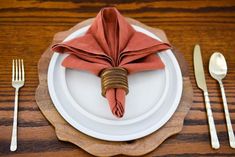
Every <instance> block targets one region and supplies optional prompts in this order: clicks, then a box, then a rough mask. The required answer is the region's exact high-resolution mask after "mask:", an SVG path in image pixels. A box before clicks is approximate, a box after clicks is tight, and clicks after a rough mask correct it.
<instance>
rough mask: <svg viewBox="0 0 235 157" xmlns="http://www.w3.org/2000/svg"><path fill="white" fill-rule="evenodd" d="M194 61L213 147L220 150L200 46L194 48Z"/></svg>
mask: <svg viewBox="0 0 235 157" xmlns="http://www.w3.org/2000/svg"><path fill="white" fill-rule="evenodd" d="M193 61H194V72H195V77H196V82H197V86H198V87H199V88H200V89H201V90H202V91H203V93H204V98H205V104H206V112H207V118H208V123H209V129H210V137H211V146H212V148H214V149H219V147H220V144H219V140H218V136H217V132H216V128H215V123H214V118H213V115H212V111H211V105H210V100H209V96H208V91H207V86H206V80H205V74H204V69H203V63H202V55H201V49H200V46H199V45H195V47H194V54H193Z"/></svg>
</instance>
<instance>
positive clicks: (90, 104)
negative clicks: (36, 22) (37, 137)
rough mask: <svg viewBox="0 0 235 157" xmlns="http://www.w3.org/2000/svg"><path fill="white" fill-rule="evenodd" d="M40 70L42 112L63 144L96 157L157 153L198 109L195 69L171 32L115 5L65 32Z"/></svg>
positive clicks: (46, 57) (39, 95)
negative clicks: (127, 15)
mask: <svg viewBox="0 0 235 157" xmlns="http://www.w3.org/2000/svg"><path fill="white" fill-rule="evenodd" d="M176 56H177V57H176ZM177 59H179V60H182V62H180V63H179V61H178V60H177ZM38 68H39V78H40V84H39V86H38V89H37V91H36V101H37V104H38V106H39V108H40V109H41V111H42V113H43V114H44V115H45V117H46V118H47V119H48V120H49V121H50V122H51V124H52V125H53V126H54V127H55V131H56V134H57V136H58V138H59V139H60V140H63V141H69V142H71V143H74V144H76V145H78V146H79V147H81V148H82V149H84V150H86V151H87V152H89V153H91V154H93V155H98V156H111V155H118V154H125V155H143V154H146V153H148V152H150V151H151V150H153V149H155V148H156V147H158V146H159V145H160V144H161V143H162V142H163V141H164V140H165V139H167V138H168V137H170V136H171V135H173V134H176V133H178V132H180V130H181V129H182V127H183V120H184V118H185V116H186V114H187V112H188V111H189V108H190V105H191V103H192V87H191V83H190V79H189V77H188V74H187V65H186V63H185V61H184V60H183V58H182V55H181V54H180V53H177V52H175V51H174V49H173V47H172V45H170V43H169V42H168V40H167V37H166V35H165V33H164V32H163V31H162V30H159V29H154V28H150V27H148V26H146V25H144V24H142V23H140V22H138V21H136V20H134V19H130V18H124V17H123V16H122V15H121V14H120V13H119V11H118V10H117V9H116V8H112V7H108V8H103V9H102V10H101V11H100V12H99V13H98V15H97V16H96V17H95V18H94V19H88V20H86V21H84V22H81V23H79V24H77V25H75V26H74V27H72V28H71V29H70V30H68V31H65V32H59V33H57V34H56V35H55V37H54V39H53V42H52V44H51V46H50V47H49V48H48V49H47V50H46V51H45V52H44V54H43V55H42V57H41V59H40V61H39V64H38ZM153 142H154V143H153ZM151 143H153V144H151ZM143 144H145V145H146V147H145V148H143V147H142V145H143ZM133 146H135V149H133ZM131 147H132V148H131ZM141 147H142V148H141ZM104 150H105V151H104Z"/></svg>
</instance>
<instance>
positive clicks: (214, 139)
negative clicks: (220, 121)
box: [204, 91, 220, 149]
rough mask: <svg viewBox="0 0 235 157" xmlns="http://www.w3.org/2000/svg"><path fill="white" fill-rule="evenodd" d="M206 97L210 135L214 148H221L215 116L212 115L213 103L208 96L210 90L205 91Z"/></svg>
mask: <svg viewBox="0 0 235 157" xmlns="http://www.w3.org/2000/svg"><path fill="white" fill-rule="evenodd" d="M204 97H205V104H206V113H207V118H208V123H209V129H210V136H211V146H212V148H214V149H219V147H220V144H219V140H218V136H217V132H216V128H215V123H214V118H213V115H212V111H211V105H210V99H209V96H208V92H207V91H204Z"/></svg>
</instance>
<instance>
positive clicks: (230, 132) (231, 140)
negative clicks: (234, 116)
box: [219, 81, 235, 148]
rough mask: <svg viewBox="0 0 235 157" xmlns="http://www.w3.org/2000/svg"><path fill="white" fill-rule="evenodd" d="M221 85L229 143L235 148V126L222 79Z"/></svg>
mask: <svg viewBox="0 0 235 157" xmlns="http://www.w3.org/2000/svg"><path fill="white" fill-rule="evenodd" d="M219 85H220V90H221V95H222V99H223V105H224V113H225V119H226V124H227V129H228V137H229V144H230V147H232V148H235V138H234V133H233V127H232V124H231V120H230V116H229V111H228V104H227V99H226V95H225V90H224V86H223V83H222V81H219Z"/></svg>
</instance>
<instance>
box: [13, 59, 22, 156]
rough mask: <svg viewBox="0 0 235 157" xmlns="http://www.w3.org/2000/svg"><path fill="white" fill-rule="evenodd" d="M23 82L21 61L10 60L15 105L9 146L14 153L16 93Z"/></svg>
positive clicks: (15, 142) (15, 144)
mask: <svg viewBox="0 0 235 157" xmlns="http://www.w3.org/2000/svg"><path fill="white" fill-rule="evenodd" d="M24 81H25V74H24V62H23V59H15V60H12V86H13V87H14V88H15V105H14V118H13V128H12V135H11V146H10V150H11V151H15V150H16V149H17V114H18V93H19V89H20V88H21V87H23V86H24Z"/></svg>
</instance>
